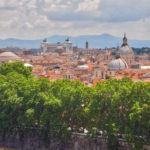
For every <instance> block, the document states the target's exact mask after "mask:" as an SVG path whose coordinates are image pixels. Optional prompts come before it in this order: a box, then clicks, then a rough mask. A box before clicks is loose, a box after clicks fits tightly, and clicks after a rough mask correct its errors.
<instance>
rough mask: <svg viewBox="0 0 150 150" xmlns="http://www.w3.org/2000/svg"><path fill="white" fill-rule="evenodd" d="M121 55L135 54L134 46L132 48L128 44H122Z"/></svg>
mask: <svg viewBox="0 0 150 150" xmlns="http://www.w3.org/2000/svg"><path fill="white" fill-rule="evenodd" d="M119 52H120V55H134V52H133V50H132V48H130V47H129V46H128V45H125V46H122V47H121V48H120V49H119Z"/></svg>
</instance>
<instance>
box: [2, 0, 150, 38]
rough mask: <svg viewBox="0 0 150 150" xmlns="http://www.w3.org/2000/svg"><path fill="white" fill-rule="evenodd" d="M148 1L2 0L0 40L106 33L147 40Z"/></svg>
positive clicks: (148, 24) (148, 21) (149, 30)
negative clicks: (125, 34) (124, 34)
mask: <svg viewBox="0 0 150 150" xmlns="http://www.w3.org/2000/svg"><path fill="white" fill-rule="evenodd" d="M149 4H150V2H149V0H143V1H139V0H132V1H129V0H126V1H120V0H111V1H109V2H108V1H105V0H74V1H70V0H55V1H53V0H22V1H19V2H18V1H17V0H8V1H5V0H1V1H0V12H1V15H0V32H1V39H4V38H11V37H12V38H21V39H39V38H43V37H47V36H51V35H72V36H79V35H93V34H103V33H108V34H111V35H114V36H119V37H120V36H121V35H122V34H123V33H124V32H126V33H127V35H128V37H129V38H130V39H139V40H142V39H143V40H149V39H150V35H149V32H150V29H149V26H150V11H149V9H150V5H149Z"/></svg>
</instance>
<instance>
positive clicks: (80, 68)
mask: <svg viewBox="0 0 150 150" xmlns="http://www.w3.org/2000/svg"><path fill="white" fill-rule="evenodd" d="M77 69H78V70H88V69H89V66H88V65H79V66H78V67H77Z"/></svg>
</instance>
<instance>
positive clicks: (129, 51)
mask: <svg viewBox="0 0 150 150" xmlns="http://www.w3.org/2000/svg"><path fill="white" fill-rule="evenodd" d="M119 53H120V55H134V52H133V50H132V48H130V46H129V45H128V39H127V37H126V34H124V37H123V44H122V46H121V48H120V49H119Z"/></svg>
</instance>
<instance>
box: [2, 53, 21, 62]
mask: <svg viewBox="0 0 150 150" xmlns="http://www.w3.org/2000/svg"><path fill="white" fill-rule="evenodd" d="M17 60H21V58H20V57H19V56H17V55H16V54H14V53H12V52H3V53H1V54H0V61H1V62H5V61H6V62H8V61H17Z"/></svg>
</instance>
